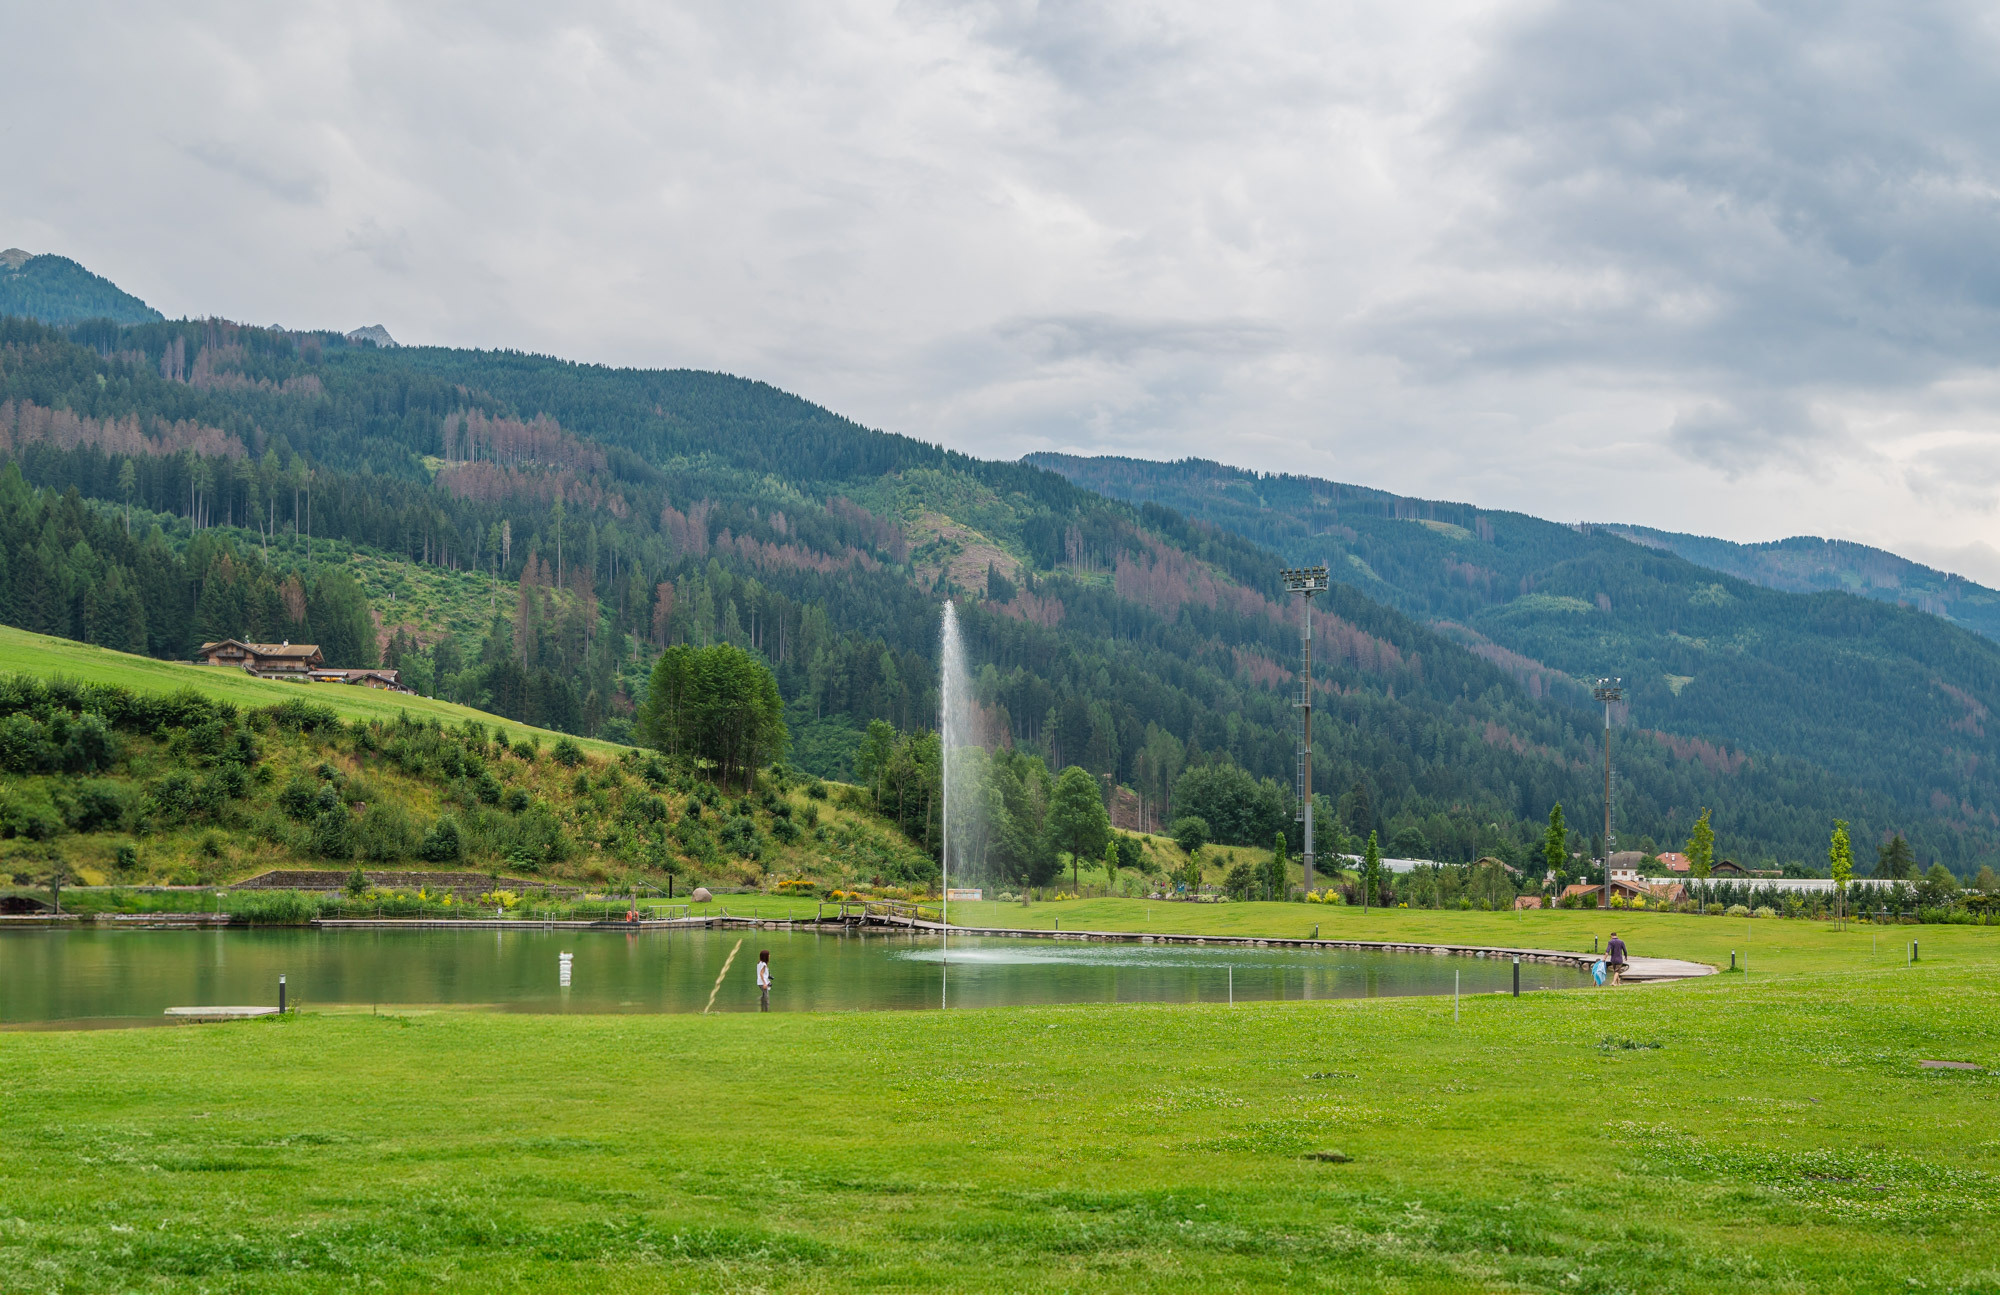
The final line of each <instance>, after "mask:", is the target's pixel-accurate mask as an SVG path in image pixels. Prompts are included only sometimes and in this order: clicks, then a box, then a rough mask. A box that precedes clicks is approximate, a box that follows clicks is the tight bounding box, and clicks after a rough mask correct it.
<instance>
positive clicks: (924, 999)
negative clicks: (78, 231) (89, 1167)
mask: <svg viewBox="0 0 2000 1295" xmlns="http://www.w3.org/2000/svg"><path fill="white" fill-rule="evenodd" d="M739 941H740V942H741V948H740V949H737V945H738V943H739ZM732 949H736V950H737V951H736V955H735V959H734V961H733V962H731V963H730V964H729V970H728V974H727V975H725V976H723V977H722V983H721V988H720V989H719V990H717V989H716V978H717V976H718V974H720V973H721V972H722V969H723V965H724V963H725V962H726V961H728V960H729V956H730V952H731V950H732ZM760 949H769V950H770V951H771V969H772V979H773V981H774V988H773V990H772V993H771V1010H772V1011H776V1012H845V1011H868V1010H883V1009H922V1008H931V1009H935V1008H937V1007H938V1006H939V999H940V990H941V988H943V989H944V990H946V992H948V996H949V1005H950V1006H951V1007H954V1008H959V1007H1005V1006H1011V1005H1015V1004H1022V1003H1112V1002H1119V1003H1123V1002H1173V1003H1181V1002H1186V1003H1193V1002H1206V1003H1215V1002H1225V1001H1227V1000H1228V999H1229V997H1230V995H1231V993H1232V992H1233V993H1234V996H1235V998H1236V999H1237V1001H1240V1002H1249V1001H1257V1000H1265V999H1321V998H1373V997H1386V996H1395V995H1406V994H1449V993H1451V992H1452V982H1453V976H1454V974H1456V975H1457V977H1458V978H1459V982H1460V990H1461V992H1463V993H1467V994H1477V993H1496V992H1506V991H1509V990H1511V988H1512V985H1513V965H1512V963H1511V962H1510V961H1507V960H1503V959H1498V958H1490V959H1489V958H1469V957H1436V956H1432V955H1427V954H1411V953H1377V952H1367V951H1358V950H1345V949H1341V950H1308V949H1285V948H1261V949H1260V948H1239V947H1227V946H1204V947H1199V948H1188V947H1183V946H1176V945H1160V944H1097V943H1085V942H1082V941H1067V940H1065V941H1054V940H1032V939H999V938H971V937H967V938H956V939H953V940H952V941H951V947H950V953H949V959H948V961H947V959H946V957H945V954H944V951H943V950H941V949H940V947H939V942H938V941H937V939H936V938H935V937H922V938H914V939H913V938H910V937H908V936H895V935H866V936H863V935H840V934H834V933H818V932H810V933H808V932H793V931H720V930H716V931H710V930H700V931H675V932H671V933H669V932H663V931H645V932H636V933H627V932H619V931H547V930H539V929H533V928H523V929H521V930H497V931H496V930H464V931H453V930H421V931H380V930H374V931H370V930H305V929H283V928H272V929H264V930H255V929H253V930H210V931H130V930H127V931H116V930H91V929H82V930H68V931H50V930H16V931H7V932H0V1025H15V1026H19V1025H33V1024H39V1023H45V1022H57V1021H62V1022H76V1023H78V1024H89V1023H97V1024H128V1023H148V1024H150V1023H157V1022H159V1021H160V1020H161V1019H162V1014H163V1013H164V1012H165V1010H166V1009H167V1008H169V1007H195V1006H204V1007H205V1006H225V1005H257V1004H275V1003H276V1001H277V985H278V977H279V976H280V975H283V976H285V977H286V978H287V984H288V989H289V993H290V997H291V1001H292V1003H293V1004H294V1005H298V1006H303V1007H305V1008H306V1009H308V1010H310V1009H312V1008H314V1007H335V1006H338V1007H343V1008H362V1009H367V1008H369V1007H371V1006H380V1007H383V1008H390V1007H437V1006H450V1007H478V1008H487V1009H491V1010H496V1011H508V1012H699V1011H701V1010H702V1009H703V1007H704V1006H705V1005H706V1004H707V1003H708V1001H709V995H710V992H711V991H714V993H715V1005H714V1010H715V1011H718V1012H746V1011H757V1010H760V1004H759V1001H758V995H757V986H756V964H757V953H758V951H759V950H760ZM565 953H567V954H569V955H571V956H570V976H569V984H568V985H567V986H565V985H563V984H562V983H561V966H562V958H561V955H562V954H565ZM1588 983H1589V976H1588V975H1587V974H1586V973H1584V972H1582V971H1578V970H1575V969H1573V968H1570V967H1567V966H1552V965H1548V964H1543V963H1522V964H1521V988H1522V991H1523V992H1527V991H1529V990H1536V989H1568V988H1577V987H1581V986H1583V985H1587V984H1588Z"/></svg>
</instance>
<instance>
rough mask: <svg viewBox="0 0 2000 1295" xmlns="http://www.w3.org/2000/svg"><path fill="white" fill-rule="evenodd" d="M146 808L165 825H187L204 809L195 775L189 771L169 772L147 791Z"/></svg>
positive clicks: (176, 770) (177, 770)
mask: <svg viewBox="0 0 2000 1295" xmlns="http://www.w3.org/2000/svg"><path fill="white" fill-rule="evenodd" d="M146 807H147V809H149V810H150V811H151V812H152V813H153V814H154V815H155V816H156V817H158V818H159V819H160V821H162V822H164V823H167V824H169V825H178V824H181V823H185V822H187V820H188V819H190V818H192V817H193V816H194V815H195V814H197V813H199V812H200V811H201V809H202V808H203V806H202V802H201V789H200V788H198V787H196V785H195V781H194V775H193V774H191V773H189V772H188V771H187V770H185V769H173V770H169V771H168V773H167V774H166V776H165V777H163V778H161V779H160V780H159V781H158V782H156V783H154V784H153V785H152V786H151V787H149V788H147V789H146Z"/></svg>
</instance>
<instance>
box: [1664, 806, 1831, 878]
mask: <svg viewBox="0 0 2000 1295" xmlns="http://www.w3.org/2000/svg"><path fill="white" fill-rule="evenodd" d="M1841 839H1842V840H1843V841H1845V840H1846V837H1845V836H1843V837H1842V838H1841ZM1687 857H1688V875H1689V876H1691V877H1694V878H1697V879H1702V878H1706V877H1707V876H1708V875H1709V874H1710V873H1711V872H1712V871H1714V868H1715V829H1714V828H1712V827H1710V826H1709V824H1708V807H1707V806H1706V805H1704V806H1703V807H1702V810H1701V817H1700V818H1698V819H1696V820H1695V821H1694V831H1692V832H1690V833H1689V834H1688V843H1687Z"/></svg>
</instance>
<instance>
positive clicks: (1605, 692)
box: [1590, 679, 1625, 909]
mask: <svg viewBox="0 0 2000 1295" xmlns="http://www.w3.org/2000/svg"><path fill="white" fill-rule="evenodd" d="M1623 685H1624V680H1622V679H1599V680H1598V681H1597V687H1595V688H1593V689H1591V690H1590V695H1591V696H1592V697H1593V698H1595V699H1596V700H1598V701H1601V702H1603V703H1604V902H1603V903H1602V904H1601V905H1599V907H1601V908H1606V909H1608V908H1610V907H1611V706H1612V703H1613V702H1621V701H1624V700H1625V689H1624V686H1623Z"/></svg>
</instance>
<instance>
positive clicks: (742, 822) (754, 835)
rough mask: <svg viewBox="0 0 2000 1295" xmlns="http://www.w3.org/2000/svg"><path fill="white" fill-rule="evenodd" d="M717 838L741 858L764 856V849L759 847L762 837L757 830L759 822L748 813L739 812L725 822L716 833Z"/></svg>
mask: <svg viewBox="0 0 2000 1295" xmlns="http://www.w3.org/2000/svg"><path fill="white" fill-rule="evenodd" d="M716 839H717V840H719V841H720V842H721V843H722V844H723V845H724V846H726V847H727V848H728V849H729V851H730V853H732V854H735V855H737V856H738V857H740V858H744V859H757V858H760V857H762V851H761V850H760V849H759V846H760V845H761V842H762V838H761V835H760V834H759V833H758V831H757V823H756V821H755V820H754V819H752V818H750V817H749V816H747V815H743V814H738V815H737V816H736V817H734V818H732V819H730V820H729V821H728V822H727V823H725V824H723V826H722V830H721V831H720V832H718V833H717V834H716Z"/></svg>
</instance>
